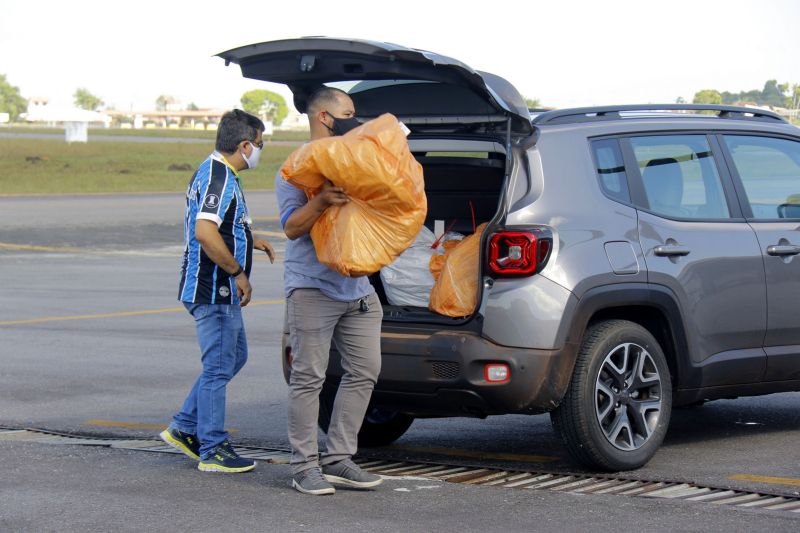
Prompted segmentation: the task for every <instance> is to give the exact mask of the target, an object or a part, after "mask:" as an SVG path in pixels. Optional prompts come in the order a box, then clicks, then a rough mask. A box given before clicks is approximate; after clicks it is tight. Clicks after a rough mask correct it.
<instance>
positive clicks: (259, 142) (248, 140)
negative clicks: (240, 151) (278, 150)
mask: <svg viewBox="0 0 800 533" xmlns="http://www.w3.org/2000/svg"><path fill="white" fill-rule="evenodd" d="M242 140H244V141H247V142H249V143H250V144H252V145H253V146H255V147H257V148H258V149H259V150H261V149H262V148H264V139H261V140H260V141H258V142H255V141H251V140H250V139H242Z"/></svg>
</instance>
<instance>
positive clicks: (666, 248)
mask: <svg viewBox="0 0 800 533" xmlns="http://www.w3.org/2000/svg"><path fill="white" fill-rule="evenodd" d="M689 252H691V250H689V249H688V248H686V247H685V246H675V245H674V244H662V245H661V246H656V247H655V248H653V253H654V254H656V255H657V256H658V257H673V256H676V255H678V256H684V255H689Z"/></svg>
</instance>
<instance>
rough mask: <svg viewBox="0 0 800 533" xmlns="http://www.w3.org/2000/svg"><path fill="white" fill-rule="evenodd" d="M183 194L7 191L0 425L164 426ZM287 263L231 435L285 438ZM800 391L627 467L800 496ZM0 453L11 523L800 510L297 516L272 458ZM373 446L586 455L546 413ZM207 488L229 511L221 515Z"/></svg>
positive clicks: (554, 502) (2, 514)
mask: <svg viewBox="0 0 800 533" xmlns="http://www.w3.org/2000/svg"><path fill="white" fill-rule="evenodd" d="M248 203H249V205H250V209H251V211H252V212H253V214H254V216H255V218H256V224H255V226H256V228H255V229H256V230H258V231H261V232H263V233H261V236H262V237H266V238H268V239H269V240H270V241H271V242H272V243H273V244H274V245H275V247H276V249H277V250H278V253H279V254H281V255H282V250H283V242H284V241H283V239H282V238H281V237H280V228H279V226H278V222H277V210H276V206H275V199H274V195H273V194H272V193H270V192H258V191H251V192H248ZM182 205H183V198H182V195H181V194H149V195H144V194H142V195H120V196H110V195H109V196H104V195H97V196H52V197H0V279H3V280H4V282H3V284H2V286H0V302H2V305H0V360H1V361H2V365H0V425H5V426H12V427H38V428H48V429H52V430H61V431H76V432H81V433H94V434H98V435H100V434H102V435H131V436H148V437H152V436H153V435H155V434H156V433H157V432H158V430H159V429H160V428H162V427H163V426H164V425H166V424H167V423H168V421H169V418H170V416H171V414H172V413H173V411H174V410H175V409H177V408H178V406H179V404H180V402H181V401H182V399H183V398H184V396H185V394H186V392H187V391H188V387H189V386H190V385H191V383H192V381H193V380H194V378H195V377H196V374H197V372H198V371H199V368H200V364H199V358H198V354H197V347H196V339H195V334H194V329H193V324H192V321H191V319H190V318H189V316H188V314H187V313H186V311H185V310H183V309H182V308H181V306H180V304H179V302H177V300H176V293H177V283H178V276H179V267H180V251H181V238H182V235H181V233H182ZM281 280H282V266H281V264H280V262H278V263H276V264H275V265H271V264H270V263H269V262H268V261H267V260H266V259H265V258H260V259H259V260H258V262H257V263H256V264H255V266H254V273H253V276H252V283H253V286H254V289H255V292H254V304H253V305H251V306H250V307H248V308H246V309H245V313H244V314H245V321H246V326H247V333H248V338H249V344H250V360H249V362H248V364H247V366H246V367H245V369H244V370H243V372H242V373H241V374H240V375H239V376H238V377H237V378H236V379H235V380H234V381H233V382H232V384H231V385H230V386H229V389H228V391H229V393H228V418H227V420H226V425H227V426H228V427H230V428H232V430H235V432H234V433H233V439H234V441H235V442H240V443H250V444H254V445H263V446H266V445H275V446H284V447H285V446H286V445H287V444H288V442H287V439H286V414H285V411H286V393H287V388H286V385H285V384H284V381H283V376H282V374H281V370H280V360H279V348H280V333H281V325H282V321H283V302H282V290H281V285H282V284H281ZM798 407H800V394H798V393H787V394H777V395H771V396H765V397H758V398H741V399H736V400H721V401H717V402H712V403H709V404H707V405H705V406H703V407H700V408H697V409H685V410H677V411H675V412H674V413H673V421H672V424H671V426H670V430H669V434H668V436H667V439H666V442H665V444H664V446H663V448H662V449H661V451H659V453H658V454H657V455H656V457H655V458H654V459H653V460H652V461H651V462H650V464H648V465H647V466H646V467H644V468H642V469H640V470H639V471H637V472H635V473H633V476H635V477H639V478H641V479H654V480H659V479H668V480H679V481H694V482H698V483H706V484H711V485H714V486H726V487H728V486H729V487H734V488H741V489H750V490H761V491H766V492H770V493H779V494H785V495H788V496H791V495H797V494H800V446H797V443H798V442H800V409H798ZM54 448H57V450H54ZM0 450H2V451H3V452H5V453H4V454H3V455H4V457H6V458H7V459H8V458H10V462H11V470H8V468H9V467H8V466H6V467H4V475H3V476H0V479H2V480H1V481H0V530H12V531H13V530H31V529H34V530H38V529H40V530H55V529H59V530H75V531H77V530H87V529H88V530H100V529H120V530H126V529H127V530H141V529H153V528H154V527H158V525H159V524H162V523H163V521H170V522H172V523H175V524H185V525H189V526H190V527H191V529H195V530H211V529H219V528H221V527H223V526H227V525H228V524H230V525H231V527H236V526H239V527H244V528H246V529H248V530H270V529H275V530H281V529H285V530H297V531H306V530H308V531H323V530H332V529H334V530H335V529H343V528H344V527H345V526H346V527H347V528H349V529H351V530H353V531H384V530H385V531H392V530H398V529H403V530H409V531H431V530H456V529H458V530H470V531H477V530H483V531H487V530H496V529H505V530H523V529H528V530H533V529H541V530H555V529H558V530H582V529H588V528H592V529H595V528H596V527H615V528H633V527H635V528H636V529H644V530H653V529H656V530H657V529H661V530H687V531H688V530H703V531H723V530H728V531H730V530H746V529H751V527H749V526H752V527H753V528H754V527H755V526H756V525H757V524H759V525H760V526H759V527H764V528H769V529H771V530H773V531H793V530H795V531H796V530H797V529H799V528H800V513H788V512H787V513H783V512H776V511H772V512H767V511H754V510H746V509H739V508H727V509H725V510H724V512H723V511H720V510H719V508H718V507H715V506H713V505H709V504H704V505H703V504H697V503H691V502H649V501H643V500H636V499H632V498H627V497H622V496H615V497H601V496H574V495H568V494H554V493H547V494H542V493H539V492H536V491H522V492H521V493H520V492H510V491H503V490H493V489H491V488H481V487H466V486H460V485H450V484H441V486H440V487H439V488H438V489H436V492H435V494H436V497H435V499H432V498H431V496H430V494H432V493H429V492H426V489H420V490H419V491H416V492H415V491H412V492H409V493H403V492H400V493H398V492H397V491H394V490H393V488H396V487H394V486H390V487H386V488H385V489H381V491H380V492H379V494H377V495H376V494H367V493H353V492H345V493H341V494H337V495H336V496H334V498H335V499H328V500H326V501H325V502H323V503H319V504H315V505H314V513H313V514H312V515H310V517H309V518H308V519H305V518H298V516H303V517H306V516H309V515H308V513H307V511H306V510H307V508H308V503H307V502H308V500H307V499H303V498H301V497H299V495H298V496H295V495H294V494H293V493H292V492H291V491H290V490H288V489H287V488H286V487H287V483H288V481H287V479H288V478H287V475H288V474H287V471H286V469H285V467H281V466H267V465H264V466H262V467H261V468H259V471H258V472H257V473H256V474H254V475H252V476H238V477H237V476H232V477H225V478H224V479H219V478H216V477H215V478H211V477H209V476H207V475H203V474H200V473H198V472H197V471H195V470H192V469H191V468H190V467H191V465H186V464H183V463H181V461H179V460H178V458H175V457H173V456H164V457H161V456H151V455H149V454H143V453H138V454H137V453H128V452H122V451H116V450H102V449H94V448H92V449H83V448H80V449H79V448H74V447H52V446H51V447H46V446H42V445H34V444H23V443H12V444H9V443H0ZM381 453H384V454H385V455H386V456H387V457H402V458H412V459H417V460H421V459H425V458H434V459H436V460H438V461H453V462H461V463H465V462H466V463H470V464H477V465H484V466H501V467H503V466H506V467H514V468H522V469H526V468H527V469H548V470H557V471H579V470H580V468H579V467H578V466H577V465H576V464H574V463H573V462H571V460H570V459H569V457H568V456H567V455H566V452H565V451H564V450H563V448H562V446H561V444H560V442H559V440H558V439H557V438H556V436H555V434H554V433H553V431H552V429H551V427H550V422H549V418H548V417H547V416H546V415H544V416H534V417H527V416H503V417H494V418H490V419H487V420H473V419H446V420H418V421H416V422H415V423H414V425H413V426H412V427H411V429H410V430H409V432H408V433H407V434H406V435H405V436H403V437H402V438H401V439H400V440H398V441H397V443H396V444H395V445H394V446H392V447H389V448H387V449H384V450H382V451H381ZM393 483H394V482H393ZM403 486H404V487H406V488H408V487H410V486H411V485H408V486H406V485H403ZM398 487H400V486H399V485H398ZM430 490H433V489H430ZM81 491H88V492H86V493H85V494H87V495H88V496H87V497H83V496H81V494H83V493H82V492H81ZM399 495H401V496H402V497H401V496H399ZM314 501H316V500H314ZM48 502H52V506H51V507H48V510H49V511H52V512H49V513H48V512H45V511H44V509H45V507H47V506H49V505H50V503H48ZM434 504H435V505H434ZM215 505H219V506H220V507H221V508H222V509H232V510H235V513H233V516H232V517H231V518H230V520H228V519H227V517H225V514H224V513H220V512H217V511H213V510H212V509H213V507H214V506H215ZM437 511H438V512H437ZM59 516H63V518H64V521H63V522H62V521H60V520H59V518H58V517H59ZM109 517H112V518H113V519H117V520H119V521H118V522H113V521H112V522H109V521H108V520H111V518H109ZM202 517H206V518H205V519H204V520H203V519H201V518H202ZM103 520H106V521H105V522H104V521H103ZM173 520H174V521H173ZM327 521H329V522H327ZM64 524H67V526H66V527H59V525H61V526H63V525H64ZM104 524H105V526H106V527H104ZM110 524H118V527H109V525H110ZM272 525H274V526H275V527H274V528H272V527H271V526H272ZM328 525H333V526H335V527H330V528H329V527H326V526H328ZM215 526H218V527H215ZM648 526H650V527H648Z"/></svg>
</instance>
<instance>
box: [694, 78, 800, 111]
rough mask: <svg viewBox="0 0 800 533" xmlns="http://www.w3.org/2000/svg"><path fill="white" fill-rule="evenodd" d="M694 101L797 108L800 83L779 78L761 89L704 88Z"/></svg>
mask: <svg viewBox="0 0 800 533" xmlns="http://www.w3.org/2000/svg"><path fill="white" fill-rule="evenodd" d="M679 100H680V99H679ZM692 102H693V103H695V104H736V103H739V102H752V103H755V104H757V105H761V106H772V107H785V108H789V109H797V108H798V107H800V83H795V84H790V83H778V81H777V80H768V81H767V82H766V83H765V84H764V88H763V89H761V90H758V89H753V90H751V91H741V92H738V93H733V92H730V91H722V92H720V91H717V90H715V89H703V90H701V91H697V92H696V93H695V95H694V99H693V100H692Z"/></svg>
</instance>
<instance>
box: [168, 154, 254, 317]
mask: <svg viewBox="0 0 800 533" xmlns="http://www.w3.org/2000/svg"><path fill="white" fill-rule="evenodd" d="M197 219H206V220H212V221H214V222H216V224H217V226H219V233H220V235H221V236H222V240H223V241H225V244H226V245H227V246H228V250H230V251H231V254H233V256H234V257H235V258H236V260H237V261H238V262H239V264H240V265H242V267H243V268H244V271H245V273H246V274H247V276H248V277H249V276H250V267H251V263H252V259H253V236H252V234H251V232H250V224H251V223H252V221H251V220H250V216H249V214H248V212H247V205H246V203H245V199H244V193H243V192H242V188H241V186H240V184H239V177H238V175H237V174H236V172H235V171H234V170H233V168H232V167H231V166H230V165H228V163H227V162H226V161H225V158H224V157H223V156H222V155H221V154H219V153H218V152H214V153H212V154H211V155H210V156H209V157H208V159H206V160H205V161H203V163H201V164H200V167H199V168H198V169H197V170H196V171H195V173H194V176H192V181H191V182H190V183H189V187H188V189H187V190H186V211H185V215H184V219H183V242H184V247H183V266H182V267H181V283H180V289H179V292H178V299H179V300H181V301H183V302H188V303H205V304H238V303H239V296H238V295H237V294H236V283H235V280H234V279H233V278H232V277H230V275H229V274H228V273H227V272H225V271H224V270H223V269H221V268H220V267H218V266H217V265H216V263H214V262H213V261H212V260H211V259H210V258H209V257H208V256H207V255H206V254H205V252H204V251H203V249H202V247H201V246H200V243H199V242H198V241H197V238H196V236H195V223H196V222H197Z"/></svg>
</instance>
